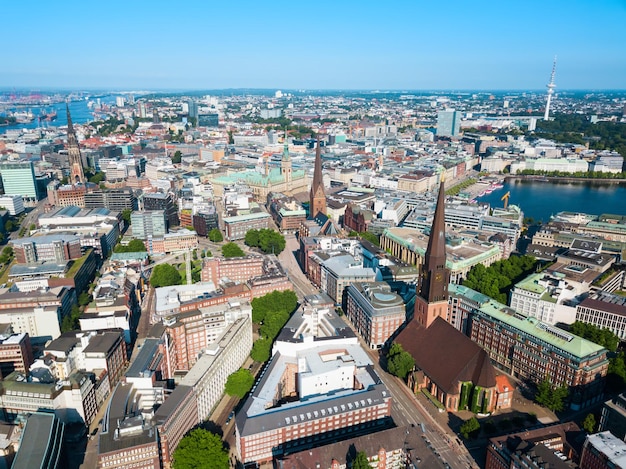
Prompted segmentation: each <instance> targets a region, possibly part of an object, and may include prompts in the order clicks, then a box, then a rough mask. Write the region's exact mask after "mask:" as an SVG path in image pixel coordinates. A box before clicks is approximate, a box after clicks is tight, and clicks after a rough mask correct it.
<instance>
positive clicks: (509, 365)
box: [451, 286, 608, 410]
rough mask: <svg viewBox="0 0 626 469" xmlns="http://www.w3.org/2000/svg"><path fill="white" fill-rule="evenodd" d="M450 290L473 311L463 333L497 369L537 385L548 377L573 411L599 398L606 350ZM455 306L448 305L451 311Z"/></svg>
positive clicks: (458, 290) (486, 300)
mask: <svg viewBox="0 0 626 469" xmlns="http://www.w3.org/2000/svg"><path fill="white" fill-rule="evenodd" d="M451 288H453V289H454V290H455V296H457V297H458V296H460V295H466V294H467V295H468V296H470V297H471V298H474V300H475V302H474V304H477V306H475V307H473V308H472V310H471V312H470V315H469V322H468V330H467V334H468V335H469V336H470V337H471V339H472V340H473V341H474V342H476V343H477V344H478V345H480V346H481V347H482V348H484V349H485V350H486V351H487V353H488V354H489V357H490V358H491V360H493V362H494V364H495V365H496V366H497V367H499V368H500V369H502V370H504V371H505V372H506V373H508V374H511V375H513V376H515V377H516V378H519V379H527V380H530V381H532V382H534V383H537V384H538V383H540V382H541V381H543V380H544V379H546V378H547V379H549V380H550V382H551V383H552V384H553V385H554V386H568V387H569V388H570V407H571V408H572V409H573V410H579V409H581V408H585V407H587V406H589V405H591V404H593V403H594V402H598V401H599V400H600V399H602V389H603V387H604V377H605V376H606V373H607V370H608V359H607V356H606V354H607V350H606V349H605V348H603V347H601V346H599V345H597V344H594V343H593V342H590V341H588V340H585V339H583V338H581V337H578V336H575V335H573V334H569V333H568V332H565V331H564V330H562V329H559V328H557V327H555V326H551V325H550V324H546V323H543V322H541V321H538V320H537V319H535V318H527V317H525V316H523V315H521V314H519V313H516V312H515V311H513V310H512V309H511V308H509V307H507V306H506V305H503V304H501V303H498V302H497V301H495V300H493V299H491V298H487V297H484V299H483V300H482V301H481V300H480V297H477V296H474V295H472V294H471V292H473V290H470V289H468V288H466V287H456V286H451ZM463 290H465V291H469V292H470V293H463ZM474 293H475V292H474ZM478 302H480V303H478ZM458 304H459V303H458V302H456V303H453V308H454V307H455V306H454V305H458ZM468 304H469V303H468Z"/></svg>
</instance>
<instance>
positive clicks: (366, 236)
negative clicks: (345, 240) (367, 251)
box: [348, 230, 380, 246]
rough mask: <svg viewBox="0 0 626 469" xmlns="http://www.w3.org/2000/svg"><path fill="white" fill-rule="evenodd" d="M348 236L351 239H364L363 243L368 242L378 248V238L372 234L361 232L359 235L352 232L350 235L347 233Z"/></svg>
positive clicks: (356, 232)
mask: <svg viewBox="0 0 626 469" xmlns="http://www.w3.org/2000/svg"><path fill="white" fill-rule="evenodd" d="M348 236H349V237H351V238H353V237H359V238H362V239H364V240H365V241H369V242H370V243H372V244H373V245H374V246H380V238H379V237H378V236H376V235H375V234H374V233H370V232H369V231H362V232H361V233H359V232H358V231H354V230H352V231H350V233H348Z"/></svg>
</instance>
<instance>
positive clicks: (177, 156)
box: [172, 150, 183, 164]
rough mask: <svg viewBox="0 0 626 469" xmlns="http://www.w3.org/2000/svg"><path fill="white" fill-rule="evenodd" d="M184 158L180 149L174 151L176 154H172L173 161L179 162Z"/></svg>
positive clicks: (174, 162)
mask: <svg viewBox="0 0 626 469" xmlns="http://www.w3.org/2000/svg"><path fill="white" fill-rule="evenodd" d="M182 158H183V154H182V153H181V152H180V150H176V151H175V152H174V156H172V163H173V164H178V163H180V162H181V160H182Z"/></svg>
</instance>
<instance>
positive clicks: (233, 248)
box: [222, 242, 245, 257]
mask: <svg viewBox="0 0 626 469" xmlns="http://www.w3.org/2000/svg"><path fill="white" fill-rule="evenodd" d="M222 255H223V256H224V257H243V256H244V255H245V254H244V252H243V251H242V250H241V248H240V247H239V245H238V244H236V243H232V242H231V243H226V244H224V246H222Z"/></svg>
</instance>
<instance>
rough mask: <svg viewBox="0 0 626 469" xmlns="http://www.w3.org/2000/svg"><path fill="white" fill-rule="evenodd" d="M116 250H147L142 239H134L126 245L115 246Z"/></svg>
mask: <svg viewBox="0 0 626 469" xmlns="http://www.w3.org/2000/svg"><path fill="white" fill-rule="evenodd" d="M115 252H146V245H145V244H144V243H143V241H142V240H140V239H133V240H131V241H130V242H129V243H128V245H126V246H123V245H121V244H118V245H117V246H115Z"/></svg>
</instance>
